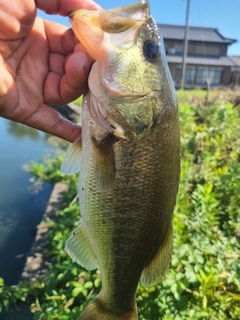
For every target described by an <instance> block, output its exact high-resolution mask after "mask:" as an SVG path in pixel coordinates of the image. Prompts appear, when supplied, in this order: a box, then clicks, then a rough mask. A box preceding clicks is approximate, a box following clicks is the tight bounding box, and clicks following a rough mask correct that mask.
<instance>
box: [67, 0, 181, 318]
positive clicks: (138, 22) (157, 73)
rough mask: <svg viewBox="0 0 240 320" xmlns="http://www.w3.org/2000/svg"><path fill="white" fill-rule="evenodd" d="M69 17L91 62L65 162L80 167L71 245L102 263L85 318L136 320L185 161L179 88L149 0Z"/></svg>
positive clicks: (165, 240)
mask: <svg viewBox="0 0 240 320" xmlns="http://www.w3.org/2000/svg"><path fill="white" fill-rule="evenodd" d="M71 25H72V28H73V31H74V32H75V35H76V36H77V38H78V39H79V40H80V42H81V43H82V44H83V45H84V46H85V47H86V50H87V52H88V53H89V55H90V56H91V57H92V58H93V59H94V60H95V63H94V64H93V66H92V69H91V72H90V75H89V92H88V93H87V95H86V96H85V98H84V102H83V106H82V139H78V140H77V141H76V142H75V143H74V144H73V145H72V147H71V148H70V150H69V151H68V153H67V156H66V159H65V162H64V163H63V166H62V170H63V172H65V173H67V174H71V173H72V172H75V171H78V170H79V169H80V171H81V174H80V184H79V195H80V196H79V197H80V209H81V219H80V222H79V226H78V228H77V229H76V230H75V231H74V232H73V233H72V235H71V236H70V238H69V239H68V241H67V243H66V250H67V252H68V253H69V255H70V256H71V257H72V258H73V259H74V260H76V261H77V262H78V263H79V264H80V265H82V266H83V267H85V268H86V269H95V268H96V267H97V266H99V268H100V272H101V278H102V289H101V292H100V293H99V295H97V296H96V297H95V298H94V299H93V300H92V301H91V302H90V303H89V304H88V305H87V307H86V308H85V309H84V310H83V311H82V313H81V314H80V316H79V319H91V320H94V319H98V320H101V319H105V320H106V319H109V320H113V319H114V320H120V319H121V320H128V319H132V320H133V319H137V306H136V299H135V295H136V289H137V285H138V282H139V280H140V281H141V284H142V285H144V286H149V285H154V284H156V283H157V282H159V281H160V280H161V279H162V277H163V275H164V274H165V272H166V271H167V269H168V267H169V263H170V260H171V254H172V216H173V209H174V205H175V202H176V196H177V190H178V183H179V163H180V160H179V158H180V156H179V154H180V150H179V123H178V108H177V98H176V93H175V90H174V86H173V83H172V79H171V76H170V73H169V69H168V66H167V62H166V58H165V52H164V46H163V41H162V39H161V38H160V36H159V35H158V29H157V25H156V23H155V22H154V20H153V19H152V17H151V16H150V13H149V4H148V2H147V1H145V0H142V1H140V2H137V3H135V4H131V5H127V6H124V7H119V8H116V9H113V10H109V11H105V10H103V9H101V10H99V11H87V10H78V11H75V12H73V13H72V14H71ZM80 154H81V155H80ZM80 156H81V164H80V158H79V157H80Z"/></svg>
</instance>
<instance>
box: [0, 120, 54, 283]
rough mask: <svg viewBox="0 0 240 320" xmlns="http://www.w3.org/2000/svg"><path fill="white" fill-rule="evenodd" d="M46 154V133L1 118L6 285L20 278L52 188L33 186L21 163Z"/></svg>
mask: <svg viewBox="0 0 240 320" xmlns="http://www.w3.org/2000/svg"><path fill="white" fill-rule="evenodd" d="M48 154H53V147H52V146H51V145H50V144H49V143H48V135H47V134H45V133H43V132H40V131H37V130H35V129H32V128H29V127H27V126H24V125H22V124H19V123H15V122H12V121H8V120H5V119H3V118H0V277H2V278H3V279H4V281H5V284H7V285H12V284H16V283H17V282H18V281H19V278H20V275H21V272H22V270H23V267H24V264H25V260H26V256H27V253H28V252H29V250H30V248H31V245H32V243H33V240H34V237H35V234H36V226H37V225H38V224H39V222H40V221H41V218H42V215H43V213H44V210H45V208H46V204H47V201H48V199H49V196H50V193H51V190H52V185H51V184H49V183H44V184H43V185H42V186H38V185H34V183H33V180H34V178H33V177H32V175H31V174H29V173H28V172H27V171H26V170H24V166H26V164H29V163H31V162H32V161H38V162H42V161H43V157H44V156H45V155H48Z"/></svg>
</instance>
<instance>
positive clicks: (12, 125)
mask: <svg viewBox="0 0 240 320" xmlns="http://www.w3.org/2000/svg"><path fill="white" fill-rule="evenodd" d="M7 132H8V134H10V135H14V137H15V138H17V139H22V138H24V137H26V136H27V137H28V138H31V139H32V140H38V139H39V131H37V130H35V129H33V128H30V127H27V126H24V125H22V124H21V123H17V122H13V121H8V122H7Z"/></svg>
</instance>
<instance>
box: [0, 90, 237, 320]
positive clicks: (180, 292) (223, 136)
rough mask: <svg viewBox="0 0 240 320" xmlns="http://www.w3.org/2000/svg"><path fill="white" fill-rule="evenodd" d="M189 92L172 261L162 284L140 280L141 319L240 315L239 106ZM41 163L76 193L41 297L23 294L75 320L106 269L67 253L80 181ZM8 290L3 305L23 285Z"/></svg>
mask: <svg viewBox="0 0 240 320" xmlns="http://www.w3.org/2000/svg"><path fill="white" fill-rule="evenodd" d="M184 94H185V93H184V92H180V93H179V95H180V124H181V146H182V148H181V158H182V164H181V182H180V186H179V194H178V201H177V206H176V209H175V215H174V250H173V256H172V265H171V268H170V270H169V271H168V273H167V274H166V276H165V278H164V280H163V281H162V282H161V283H159V284H158V285H156V286H154V287H148V288H143V287H141V285H139V287H138V291H137V303H138V309H139V319H141V320H144V319H145V320H155V319H156V320H157V319H163V320H170V319H174V320H178V319H179V320H180V319H216V320H217V319H220V320H221V319H239V314H240V292H239V291H240V263H239V261H240V259H239V258H240V254H239V252H240V250H239V237H240V227H239V225H240V224H239V222H240V218H239V217H240V182H239V181H240V167H239V160H240V133H239V132H240V121H239V110H238V108H237V107H234V104H233V103H230V102H227V101H224V100H223V98H222V95H221V99H219V97H218V95H217V94H216V93H214V96H213V97H212V98H211V95H209V94H207V93H206V92H196V91H195V92H194V95H195V96H194V95H192V96H191V92H187V93H186V99H184ZM196 96H199V99H196ZM190 100H191V103H192V104H191V105H190V104H189V101H190ZM199 101H200V102H199ZM56 166H57V168H56ZM34 168H35V169H33V170H32V172H34V173H35V174H36V173H37V171H38V175H40V177H42V178H43V179H47V178H48V177H50V178H51V179H54V178H57V179H64V181H65V183H67V184H68V185H69V186H70V191H69V192H68V193H67V195H66V202H67V203H68V206H67V207H65V208H63V209H62V210H61V211H60V212H59V214H58V216H57V218H56V219H55V220H54V221H52V222H51V228H50V231H49V237H48V241H49V245H48V251H47V252H46V257H47V256H49V255H51V256H54V260H55V262H54V264H53V265H52V266H51V267H50V268H49V270H48V272H47V273H46V275H45V277H44V278H43V279H39V280H38V281H37V282H36V283H34V284H33V286H34V294H33V291H32V289H31V290H30V288H29V287H27V286H26V288H27V290H26V288H25V291H24V294H25V295H24V297H25V298H26V294H27V293H26V292H28V296H27V298H28V299H35V300H34V302H33V303H32V306H31V309H32V312H34V313H35V319H76V318H77V315H78V314H79V312H80V311H81V310H82V309H83V308H84V306H85V305H86V304H87V303H88V301H89V300H90V299H91V298H92V297H93V296H94V295H96V294H97V293H98V292H99V290H100V288H101V278H100V275H99V271H98V270H97V271H96V272H88V271H86V270H84V269H83V268H81V267H80V266H78V265H77V264H76V263H74V262H73V261H72V260H71V259H70V258H69V257H68V255H67V254H66V252H65V251H64V243H65V241H66V239H67V238H68V236H69V234H70V232H71V230H72V229H73V228H74V226H76V225H77V221H78V220H79V206H78V204H77V202H74V201H72V200H73V199H74V198H75V197H76V194H77V184H78V182H77V179H78V178H77V176H76V175H74V176H72V177H71V178H67V179H66V177H62V176H61V173H60V172H59V159H57V160H56V161H55V160H52V161H51V163H50V164H48V168H46V167H44V168H42V167H41V168H40V169H39V168H38V167H37V165H35V167H34ZM49 168H50V169H49ZM34 170H35V171H34ZM1 290H2V291H1ZM6 290H7V288H6V287H4V286H2V287H0V308H2V309H4V308H5V307H6V306H9V305H10V304H11V301H12V302H13V303H15V302H16V300H17V299H18V296H17V292H18V291H17V290H20V289H19V287H18V286H16V287H12V288H11V290H12V291H11V290H10V291H9V292H10V293H7V294H6V292H7V291H6ZM21 290H24V288H22V289H21ZM12 292H14V294H13V295H11V294H12ZM2 297H4V300H3V299H1V298H2ZM2 301H5V302H2ZM6 301H7V302H6Z"/></svg>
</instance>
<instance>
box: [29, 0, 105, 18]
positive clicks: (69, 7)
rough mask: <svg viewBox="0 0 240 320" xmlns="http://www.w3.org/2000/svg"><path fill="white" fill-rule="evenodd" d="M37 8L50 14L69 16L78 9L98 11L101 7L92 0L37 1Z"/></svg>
mask: <svg viewBox="0 0 240 320" xmlns="http://www.w3.org/2000/svg"><path fill="white" fill-rule="evenodd" d="M35 3H36V6H37V7H38V8H39V9H41V10H43V11H45V12H46V13H49V14H60V15H62V16H69V14H70V13H71V12H72V11H74V10H77V9H89V10H97V9H99V5H98V4H96V3H95V2H94V1H92V0H68V1H66V0H51V1H49V0H35Z"/></svg>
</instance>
